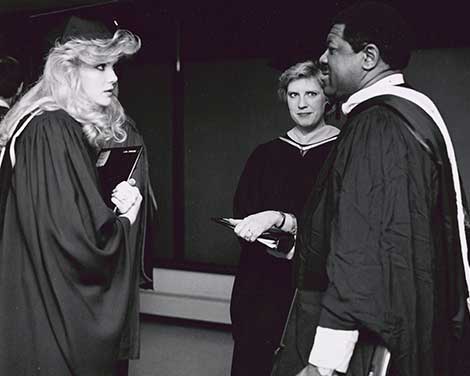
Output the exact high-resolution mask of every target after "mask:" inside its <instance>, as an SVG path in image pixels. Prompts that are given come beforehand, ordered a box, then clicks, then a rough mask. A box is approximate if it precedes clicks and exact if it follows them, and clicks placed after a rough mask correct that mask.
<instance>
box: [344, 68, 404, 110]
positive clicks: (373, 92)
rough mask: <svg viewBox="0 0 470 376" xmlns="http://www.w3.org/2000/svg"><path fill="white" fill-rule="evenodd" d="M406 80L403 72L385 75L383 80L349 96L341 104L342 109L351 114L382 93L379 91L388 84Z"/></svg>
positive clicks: (402, 82)
mask: <svg viewBox="0 0 470 376" xmlns="http://www.w3.org/2000/svg"><path fill="white" fill-rule="evenodd" d="M404 83H405V80H404V78H403V74H402V73H394V74H391V75H390V76H387V77H384V78H382V79H381V80H379V81H377V82H376V83H374V84H372V85H370V86H367V87H365V88H364V89H361V90H359V91H356V92H355V93H354V94H353V95H351V96H350V97H349V99H348V100H347V101H346V102H344V103H343V104H342V105H341V110H342V111H343V114H345V115H347V114H349V113H350V112H351V111H352V110H353V109H354V107H356V106H357V105H358V104H361V103H362V102H365V101H366V100H368V99H370V98H373V97H376V96H377V95H380V94H379V93H380V92H381V91H382V89H383V88H384V87H387V86H396V85H401V84H404Z"/></svg>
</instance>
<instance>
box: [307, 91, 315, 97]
mask: <svg viewBox="0 0 470 376" xmlns="http://www.w3.org/2000/svg"><path fill="white" fill-rule="evenodd" d="M307 95H308V96H309V97H315V96H316V95H317V93H315V92H314V91H307Z"/></svg>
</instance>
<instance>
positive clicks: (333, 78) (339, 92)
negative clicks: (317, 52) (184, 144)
mask: <svg viewBox="0 0 470 376" xmlns="http://www.w3.org/2000/svg"><path fill="white" fill-rule="evenodd" d="M344 27H345V26H344V25H342V24H336V25H333V27H332V28H331V30H330V33H329V34H328V38H327V48H326V50H325V52H324V53H323V55H321V56H320V63H321V64H322V65H324V66H327V67H328V75H327V76H326V77H325V78H324V79H323V84H324V88H323V89H324V91H325V94H326V95H327V97H331V98H336V99H339V98H344V97H348V96H350V95H351V94H353V93H354V92H356V91H357V90H359V89H360V82H361V78H362V74H363V70H362V59H363V53H362V51H359V52H357V53H356V52H354V51H353V49H352V47H351V45H350V44H349V43H348V42H346V41H345V40H344V39H343V32H344Z"/></svg>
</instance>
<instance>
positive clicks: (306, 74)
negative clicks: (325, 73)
mask: <svg viewBox="0 0 470 376" xmlns="http://www.w3.org/2000/svg"><path fill="white" fill-rule="evenodd" d="M320 76H321V70H320V64H319V63H318V62H317V61H311V60H307V61H303V62H301V63H297V64H294V65H292V66H291V67H289V68H287V69H286V70H285V71H284V72H283V73H282V74H281V75H280V76H279V85H278V89H277V94H278V96H279V99H280V100H281V101H283V102H285V101H286V98H287V87H288V86H289V84H290V83H291V82H292V81H295V80H299V79H301V78H311V77H313V78H317V79H318V80H319V81H320Z"/></svg>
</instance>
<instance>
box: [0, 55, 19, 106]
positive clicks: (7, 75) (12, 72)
mask: <svg viewBox="0 0 470 376" xmlns="http://www.w3.org/2000/svg"><path fill="white" fill-rule="evenodd" d="M22 82H23V69H22V67H21V64H20V63H19V61H18V60H16V59H15V58H13V57H11V56H3V57H0V97H2V98H7V99H8V98H11V97H13V96H14V95H15V94H16V92H17V91H18V88H19V86H20V85H21V83H22Z"/></svg>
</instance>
